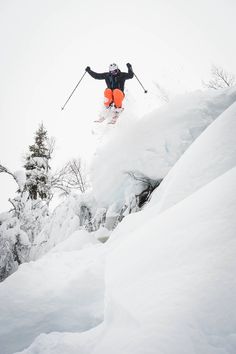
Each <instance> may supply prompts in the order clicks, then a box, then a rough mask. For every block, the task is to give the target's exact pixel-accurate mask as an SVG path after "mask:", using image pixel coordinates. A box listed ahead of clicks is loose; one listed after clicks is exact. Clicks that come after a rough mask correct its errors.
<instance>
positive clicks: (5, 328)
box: [0, 231, 104, 354]
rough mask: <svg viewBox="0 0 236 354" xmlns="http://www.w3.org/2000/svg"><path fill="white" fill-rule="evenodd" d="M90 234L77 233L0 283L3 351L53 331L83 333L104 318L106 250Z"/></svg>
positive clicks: (21, 347) (2, 352)
mask: <svg viewBox="0 0 236 354" xmlns="http://www.w3.org/2000/svg"><path fill="white" fill-rule="evenodd" d="M90 238H91V236H90V235H88V233H87V232H86V231H77V232H76V233H74V234H73V235H72V236H71V237H70V238H69V239H67V240H65V241H64V242H62V243H60V245H58V246H57V247H55V248H54V249H53V250H52V251H51V252H49V253H48V254H47V255H45V256H44V257H42V258H40V259H39V260H38V261H37V262H30V263H25V264H22V265H21V266H20V267H19V269H18V270H17V272H15V273H14V274H12V275H11V276H10V277H8V278H7V279H6V280H5V281H4V282H3V283H1V284H0V299H1V301H0V313H1V316H0V343H1V346H0V348H1V349H0V353H1V354H8V353H9V354H10V353H13V352H15V351H16V350H19V349H23V348H25V347H26V346H28V345H29V344H30V343H31V342H32V341H33V340H34V338H35V337H36V336H38V335H39V334H40V333H48V332H51V331H52V329H53V330H56V331H62V332H63V331H72V332H81V331H85V330H87V329H89V328H91V327H94V326H96V325H97V324H98V323H100V322H101V321H102V320H103V307H104V274H103V273H104V249H102V248H101V246H100V245H99V244H97V243H96V244H94V243H95V241H94V242H91V239H90ZM72 247H73V248H74V250H72V249H71V248H72Z"/></svg>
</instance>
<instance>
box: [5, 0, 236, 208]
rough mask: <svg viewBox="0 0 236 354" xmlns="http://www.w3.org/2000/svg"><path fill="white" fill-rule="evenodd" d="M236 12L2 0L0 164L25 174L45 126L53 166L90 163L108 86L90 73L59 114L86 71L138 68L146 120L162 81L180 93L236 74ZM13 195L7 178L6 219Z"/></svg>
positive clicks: (135, 95)
mask: <svg viewBox="0 0 236 354" xmlns="http://www.w3.org/2000/svg"><path fill="white" fill-rule="evenodd" d="M235 15H236V1H235V0H224V1H217V0H196V1H194V0H176V1H174V0H146V1H138V0H119V2H116V1H113V2H112V1H105V0H99V1H95V0H87V1H82V0H77V1H76V0H20V1H19V0H0V44H1V54H0V78H1V79H0V123H1V124H0V162H1V163H2V164H3V165H5V166H7V167H9V168H10V169H11V170H13V171H15V170H18V169H20V168H21V166H22V156H23V155H24V153H25V152H26V151H27V148H28V145H30V144H32V143H33V136H34V132H35V130H36V129H37V128H38V125H39V123H40V122H42V121H43V123H44V125H45V127H46V128H47V130H48V133H49V135H50V136H54V137H55V138H56V142H57V149H56V152H55V159H54V166H55V167H59V166H61V164H62V163H63V162H65V161H66V160H67V159H69V158H71V157H78V156H82V157H84V158H85V159H88V158H89V157H90V156H91V153H92V151H93V149H94V141H93V137H92V135H91V122H92V121H93V120H94V118H97V115H98V112H99V110H100V108H101V105H102V100H103V90H104V88H105V85H104V82H103V81H96V80H93V79H92V78H91V77H90V76H89V75H88V74H87V75H86V76H85V78H84V80H83V81H82V83H81V85H80V86H79V88H78V89H77V90H76V92H75V94H74V96H73V97H72V99H71V100H70V102H69V103H68V105H67V107H66V109H65V111H63V112H61V110H60V108H61V106H62V105H63V104H64V102H65V101H66V99H67V97H68V96H69V94H70V93H71V91H72V90H73V88H74V86H75V85H76V83H77V82H78V80H79V79H80V77H81V76H82V74H83V73H84V69H85V67H86V66H87V65H89V66H91V68H92V69H94V70H95V71H98V72H103V71H107V68H108V65H109V64H110V63H111V62H116V63H117V64H118V65H119V67H120V69H121V70H127V68H126V66H125V64H126V63H127V62H130V63H131V64H132V65H133V69H134V71H135V72H136V74H137V75H138V77H139V78H140V79H141V81H142V82H143V83H144V86H146V88H147V89H149V93H148V94H147V95H144V94H143V92H142V89H141V87H140V86H139V84H138V82H137V81H136V79H133V80H130V81H127V83H126V88H127V89H128V94H129V95H130V96H131V97H132V99H133V100H136V103H135V107H136V113H138V114H141V113H143V111H144V110H145V109H146V108H147V107H153V102H152V101H153V97H154V96H155V92H152V90H153V89H154V86H153V82H155V81H156V82H158V83H159V84H161V85H163V86H164V87H165V88H167V89H168V90H169V91H170V92H172V93H174V94H176V93H180V92H184V91H187V90H193V89H196V88H201V81H202V79H206V78H207V75H208V73H209V71H210V66H211V64H216V65H219V66H222V67H224V68H225V69H226V70H228V71H230V72H233V73H235V74H236V60H235V54H236V41H235V38H234V37H235V33H236V21H235ZM128 94H127V96H128ZM142 107H145V108H142ZM15 190H16V186H15V184H14V182H13V181H11V180H10V177H8V176H4V175H3V174H0V212H1V211H4V210H7V209H8V208H9V207H10V204H9V203H8V202H7V199H8V198H9V197H13V196H14V193H15Z"/></svg>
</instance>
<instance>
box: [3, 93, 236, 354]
mask: <svg viewBox="0 0 236 354" xmlns="http://www.w3.org/2000/svg"><path fill="white" fill-rule="evenodd" d="M235 101H236V89H228V90H220V91H218V92H197V93H193V94H189V95H186V96H185V97H181V98H178V99H177V100H176V101H175V102H173V103H171V104H169V105H167V106H166V107H165V108H163V109H161V110H159V111H158V112H153V114H151V115H149V116H147V117H144V118H143V119H141V120H139V121H135V122H134V121H132V120H131V119H130V120H129V117H128V116H127V115H126V116H125V115H123V117H122V119H120V121H119V122H118V123H117V126H115V129H113V128H114V127H112V129H110V131H109V133H107V135H106V136H105V137H104V138H103V142H102V143H101V145H100V147H99V148H98V151H97V153H96V156H95V159H94V162H93V165H92V174H93V177H92V180H93V186H94V190H93V192H92V193H91V194H90V196H87V197H86V198H85V199H84V200H81V198H79V197H78V198H77V197H74V198H72V199H70V200H68V201H66V202H64V203H63V204H62V205H61V206H60V207H58V209H57V211H55V213H54V215H53V218H52V219H51V221H50V222H49V224H47V225H46V226H45V230H44V232H42V233H41V234H40V235H39V239H38V244H37V246H36V247H35V249H34V253H33V256H32V258H34V259H37V258H39V259H37V260H36V261H32V262H30V263H28V264H23V265H21V266H20V267H19V269H18V270H17V271H16V272H15V273H14V274H13V275H11V276H10V277H9V278H7V279H6V280H5V281H4V282H3V283H1V284H0V300H1V301H0V313H1V317H0V343H1V354H13V353H16V352H20V353H21V354H36V353H37V354H47V353H48V354H61V353H63V354H78V353H81V354H110V353H111V352H112V353H114V354H121V353H122V354H123V353H129V354H138V353H140V354H149V353H150V354H151V353H153V354H154V353H155V354H156V353H166V354H185V353H186V354H195V353H199V354H234V353H235V351H236V330H235V329H236V310H235V309H236V300H235V299H236V281H235V267H236V260H235V251H236V239H235V229H236V221H235V220H236V218H235V208H236V194H235V193H234V190H235V189H236V148H235V142H234V137H235V135H236V121H235V116H236V103H234V102H235ZM126 118H127V119H126ZM124 172H134V173H139V174H141V175H142V176H145V177H147V178H150V179H153V180H156V179H160V178H161V179H162V178H163V181H162V183H161V185H160V186H159V187H158V188H157V189H156V190H155V191H154V192H153V195H152V198H151V200H150V202H149V203H147V204H146V205H145V207H143V209H142V210H141V211H139V212H136V213H131V214H129V215H127V216H126V217H125V218H124V219H123V220H122V221H121V222H120V223H119V224H118V226H117V227H116V228H115V230H114V231H112V230H110V238H109V240H108V241H107V242H106V243H100V242H98V241H97V233H98V232H105V231H106V228H105V227H104V225H102V224H99V225H100V229H99V230H100V231H95V232H90V233H88V232H87V231H85V230H84V229H83V222H82V219H83V217H84V215H85V214H84V213H81V210H83V211H84V210H85V209H84V208H82V207H84V206H85V205H87V206H88V205H89V206H91V213H92V214H93V215H92V217H93V218H95V219H96V220H98V219H99V217H98V216H99V215H100V216H101V215H103V216H104V215H105V214H106V215H107V214H108V215H112V212H113V213H114V214H115V215H117V213H118V212H119V210H120V208H122V206H123V205H124V204H125V203H129V202H130V201H131V200H132V197H133V195H135V193H138V192H139V191H140V189H141V186H140V184H139V183H138V182H137V180H134V179H132V178H130V175H127V174H126V173H124ZM95 216H96V217H95ZM87 226H88V225H87ZM24 348H26V349H24ZM22 350H23V351H22Z"/></svg>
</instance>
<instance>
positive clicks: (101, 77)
mask: <svg viewBox="0 0 236 354" xmlns="http://www.w3.org/2000/svg"><path fill="white" fill-rule="evenodd" d="M85 70H86V71H87V73H89V75H91V76H92V77H93V78H94V79H97V80H104V79H105V77H106V73H95V71H92V70H91V69H90V67H89V66H87V68H86V69H85Z"/></svg>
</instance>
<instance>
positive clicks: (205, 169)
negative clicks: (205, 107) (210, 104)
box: [149, 102, 236, 212]
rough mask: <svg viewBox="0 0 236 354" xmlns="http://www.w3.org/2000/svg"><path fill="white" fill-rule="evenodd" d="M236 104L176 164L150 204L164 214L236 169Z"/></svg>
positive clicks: (154, 194)
mask: <svg viewBox="0 0 236 354" xmlns="http://www.w3.org/2000/svg"><path fill="white" fill-rule="evenodd" d="M235 117H236V102H235V103H233V104H232V105H231V106H230V107H229V108H228V109H227V110H225V111H224V112H223V113H222V114H221V115H220V117H218V118H217V120H216V121H215V122H214V123H212V124H211V125H210V126H209V127H208V128H207V129H206V130H205V131H204V132H203V133H202V134H201V135H200V137H199V138H198V139H197V140H196V141H195V142H194V143H193V144H192V145H191V146H190V147H189V149H188V150H187V151H186V153H185V154H184V155H183V156H182V157H181V159H180V160H179V161H178V163H176V165H175V166H174V167H173V169H172V170H171V172H170V173H169V174H168V176H167V177H166V178H165V180H164V181H163V183H162V184H161V185H160V187H159V188H158V189H157V190H156V191H155V193H153V196H152V201H151V203H150V204H149V205H150V206H152V204H156V202H158V203H159V211H160V212H161V211H163V210H165V209H167V208H169V207H170V206H172V205H173V204H175V203H177V202H179V201H180V200H182V199H184V198H186V197H187V196H188V195H190V194H191V193H193V192H194V191H195V190H197V189H198V188H200V187H202V186H204V185H205V184H207V183H209V182H210V181H212V180H213V179H214V178H216V177H218V176H220V175H221V174H223V173H224V172H226V171H228V170H229V169H230V168H232V167H234V166H235V165H236V144H235V136H236V119H235Z"/></svg>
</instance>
